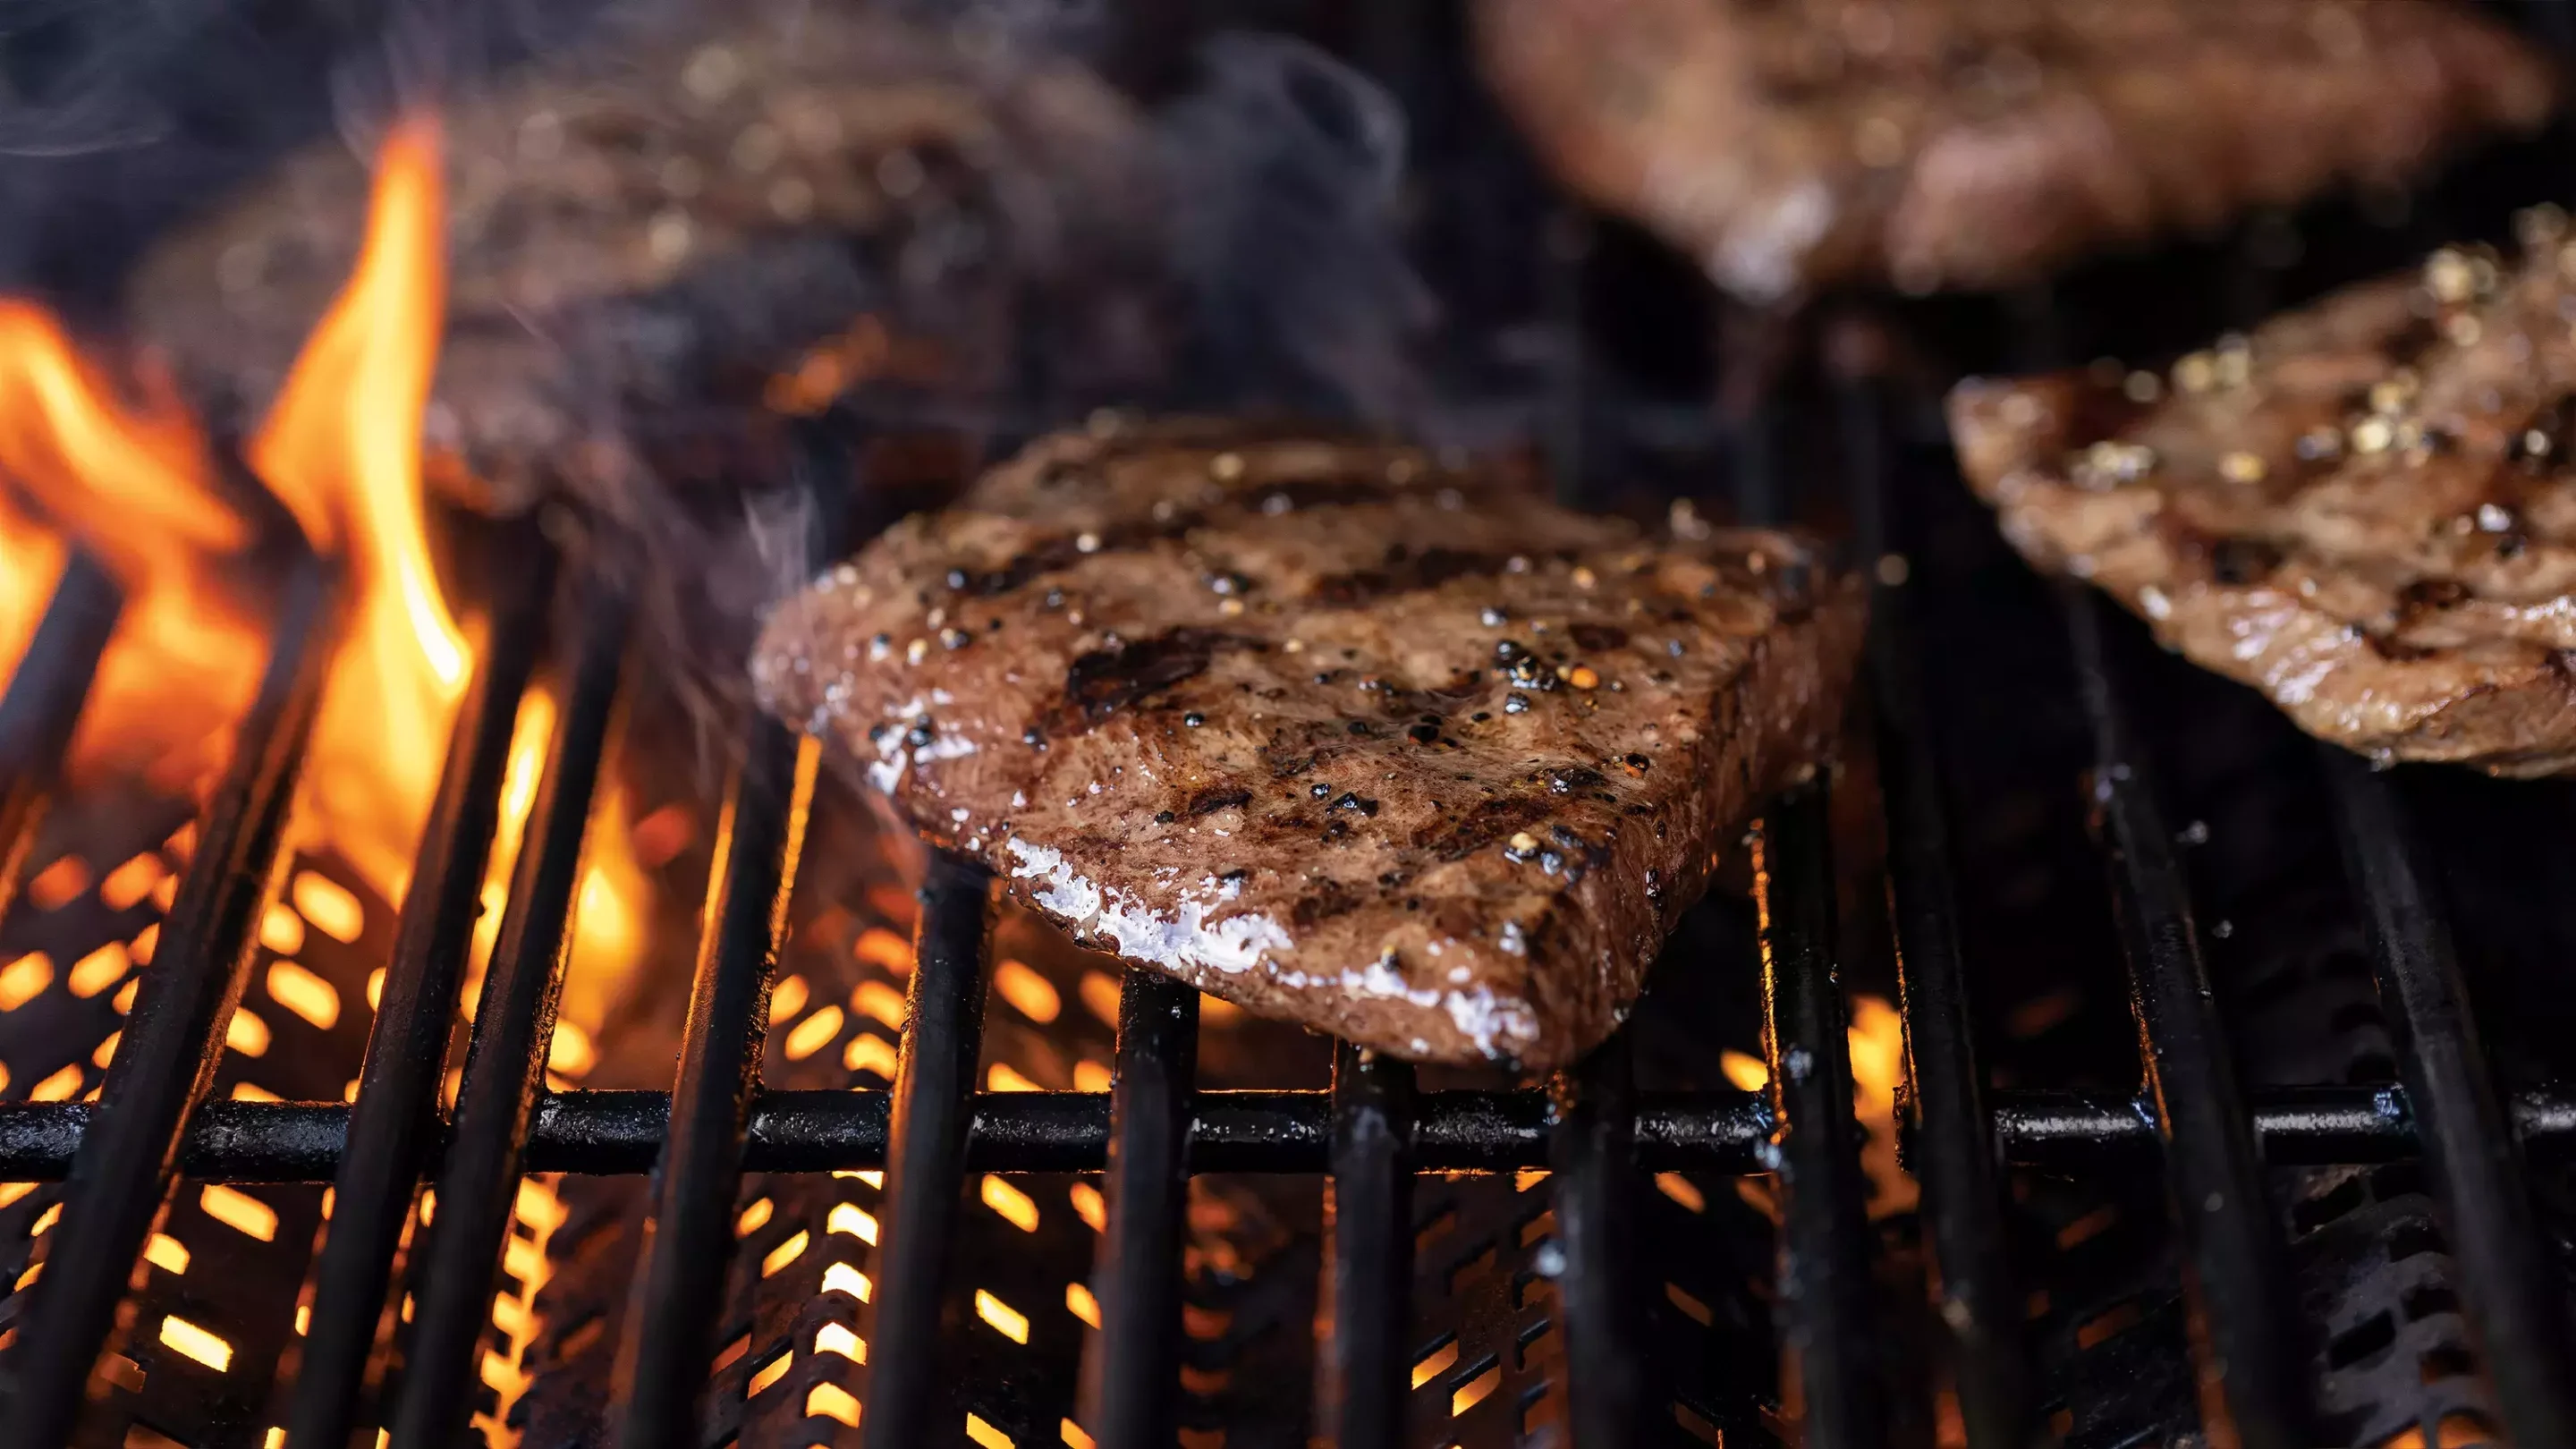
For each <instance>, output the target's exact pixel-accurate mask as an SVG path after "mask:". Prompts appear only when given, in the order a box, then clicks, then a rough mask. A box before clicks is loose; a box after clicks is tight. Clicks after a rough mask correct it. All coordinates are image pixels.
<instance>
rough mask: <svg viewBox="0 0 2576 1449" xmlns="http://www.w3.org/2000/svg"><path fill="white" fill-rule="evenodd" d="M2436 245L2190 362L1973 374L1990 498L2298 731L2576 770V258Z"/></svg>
mask: <svg viewBox="0 0 2576 1449" xmlns="http://www.w3.org/2000/svg"><path fill="white" fill-rule="evenodd" d="M2521 230H2522V234H2523V252H2522V255H2521V258H2520V260H2518V261H2515V260H2508V259H2505V258H2502V257H2498V256H2496V255H2494V254H2493V253H2490V252H2487V251H2485V250H2481V249H2446V250H2444V251H2440V252H2437V253H2435V254H2434V255H2433V257H2432V259H2431V260H2430V261H2429V262H2427V263H2426V264H2425V266H2424V269H2423V271H2422V272H2421V274H2420V275H2415V276H2406V277H2397V278H2391V279H2388V280H2385V281H2379V282H2373V283H2369V284H2366V285H2363V286H2358V287H2353V288H2350V289H2348V290H2346V291H2343V292H2340V293H2337V294H2335V295H2333V296H2330V297H2328V298H2327V299H2325V300H2324V301H2322V302H2320V303H2318V304H2316V305H2315V306H2313V307H2310V308H2308V309H2306V310H2303V311H2298V312H2292V313H2289V314H2286V315H2284V316H2281V317H2278V318H2275V319H2274V320H2272V321H2271V322H2268V323H2266V324H2265V325H2264V326H2263V327H2261V328H2260V329H2258V330H2257V331H2255V332H2254V333H2253V334H2252V335H2251V336H2250V337H2231V338H2228V339H2225V340H2223V341H2222V342H2221V343H2220V344H2219V345H2218V346H2217V348H2215V349H2214V350H2212V351H2207V352H2199V353H2194V354H2192V355H2191V356H2188V357H2185V358H2183V359H2182V361H2181V362H2179V363H2178V364H2176V365H2175V366H2174V367H2173V369H2172V370H2171V373H2170V375H2169V376H2168V375H2160V374H2156V373H2149V372H2129V373H2125V374H2124V373H2123V372H2122V371H2121V370H2120V369H2119V368H2118V367H2116V366H2111V367H2100V368H2094V369H2089V370H2085V371H2078V372H2066V373H2060V374H2056V375H2052V376H2046V377H2037V378H2029V379H2024V380H2021V381H2017V382H2008V383H1978V382H1972V383H1968V384H1965V385H1963V386H1961V387H1960V389H1959V390H1958V391H1957V393H1956V394H1954V395H1953V396H1952V398H1951V401H1950V417H1951V427H1952V431H1953V432H1954V433H1955V435H1956V436H1957V439H1958V444H1959V454H1960V460H1961V463H1962V465H1963V466H1964V468H1965V469H1966V472H1967V475H1968V478H1969V480H1970V481H1971V482H1972V483H1973V484H1975V486H1976V488H1977V490H1978V491H1979V492H1980V493H1982V494H1983V495H1984V496H1985V497H1986V498H1987V499H1988V501H1990V502H1992V503H1993V504H1994V505H1995V507H1996V508H1997V510H1998V511H1999V512H2000V513H2001V515H2002V521H2003V528H2004V533H2005V535H2006V536H2007V537H2009V538H2010V539H2011V540H2012V542H2013V544H2014V545H2015V546H2016V547H2018V548H2019V549H2020V550H2021V551H2022V552H2023V553H2024V554H2025V555H2027V556H2028V557H2029V558H2030V559H2031V560H2032V561H2033V562H2034V563H2036V564H2038V565H2040V566H2041V567H2043V568H2047V569H2051V570H2054V571H2058V572H2062V573H2068V574H2073V575H2075V576H2076V577H2078V578H2084V579H2090V580H2091V581H2093V582H2094V583H2095V584H2097V585H2099V586H2100V587H2102V588H2103V589H2106V590H2108V591H2109V592H2110V593H2111V594H2112V595H2113V596H2115V597H2117V598H2118V599H2119V600H2120V601H2121V602H2122V603H2124V604H2126V605H2128V606H2129V607H2130V608H2131V609H2132V610H2134V611H2136V612H2137V613H2139V614H2141V615H2143V616H2145V618H2146V619H2147V620H2148V621H2149V623H2150V624H2151V625H2152V626H2153V627H2154V629H2155V632H2156V635H2157V637H2158V638H2160V639H2162V640H2163V641H2164V642H2165V643H2166V644H2167V645H2168V646H2170V647H2172V648H2175V649H2178V650H2180V651H2181V652H2182V653H2183V654H2185V655H2187V656H2189V657H2190V658H2191V659H2192V660H2194V661H2195V662H2197V663H2199V664H2201V665H2203V666H2204V667H2206V668H2209V669H2214V670H2216V671H2218V672H2219V673H2221V674H2225V675H2227V676H2229V677H2230V678H2233V679H2237V680H2241V681H2243V682H2244V683H2247V684H2250V685H2253V686H2254V687H2255V688H2257V689H2260V690H2262V691H2263V692H2264V693H2266V694H2268V695H2270V696H2271V698H2272V699H2273V701H2274V702H2276V703H2277V704H2279V705H2280V706H2281V708H2282V709H2284V710H2286V711H2288V713H2289V714H2290V717H2291V718H2292V719H2294V720H2296V721H2298V723H2299V725H2300V727H2301V728H2303V729H2306V730H2307V731H2308V732H2309V733H2311V734H2315V735H2320V736H2323V737H2324V738H2326V739H2330V740H2333V741H2335V742H2337V743H2339V744H2342V745H2345V746H2348V747H2350V748H2352V749H2354V750H2358V751H2362V752H2365V753H2367V754H2370V755H2372V756H2374V757H2376V758H2379V759H2382V760H2444V761H2451V762H2455V763H2459V764H2466V765H2473V766H2476V767H2478V768H2481V769H2484V770H2487V771H2490V772H2492V773H2495V774H2499V775H2554V774H2566V773H2570V772H2571V771H2576V673H2571V670H2570V667H2569V666H2570V658H2571V656H2570V651H2571V650H2576V340H2571V337H2570V332H2569V326H2570V323H2571V321H2576V244H2571V243H2570V241H2569V238H2568V235H2567V219H2566V217H2565V216H2564V215H2563V214H2562V213H2560V212H2558V211H2556V210H2554V209H2546V210H2542V211H2537V212H2532V213H2527V214H2526V215H2525V216H2524V217H2523V218H2522V226H2521Z"/></svg>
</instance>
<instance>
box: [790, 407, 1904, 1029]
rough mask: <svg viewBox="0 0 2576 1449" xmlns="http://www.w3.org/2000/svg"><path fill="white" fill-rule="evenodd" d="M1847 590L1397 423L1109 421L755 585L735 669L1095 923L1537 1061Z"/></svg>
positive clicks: (1796, 563)
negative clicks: (754, 631)
mask: <svg viewBox="0 0 2576 1449" xmlns="http://www.w3.org/2000/svg"><path fill="white" fill-rule="evenodd" d="M1862 608H1863V605H1862V593H1861V590H1860V586H1859V584H1858V583H1857V582H1856V581H1855V580H1854V579H1853V578H1852V577H1851V576H1849V575H1847V574H1843V573H1838V572H1834V571H1831V570H1829V569H1827V568H1826V567H1825V566H1824V565H1823V564H1822V562H1820V561H1819V560H1818V558H1817V557H1816V555H1815V553H1814V551H1813V550H1812V549H1811V548H1810V547H1809V546H1808V545H1806V544H1805V543H1802V542H1800V541H1798V540H1796V539H1794V538H1791V537H1788V536H1786V535H1783V534H1779V533H1771V532H1756V531H1726V530H1714V529H1711V528H1710V527H1708V526H1707V525H1706V524H1705V523H1703V522H1701V521H1700V520H1699V518H1698V516H1697V515H1696V514H1694V513H1691V512H1689V511H1688V510H1686V509H1684V510H1681V511H1679V512H1677V513H1676V515H1675V518H1674V520H1673V523H1672V524H1671V525H1670V526H1668V527H1667V528H1665V529H1664V530H1662V531H1660V532H1653V533H1650V532H1649V531H1647V530H1644V529H1641V528H1639V527H1637V526H1634V525H1632V524H1630V523H1628V522H1625V521H1622V520H1616V519H1607V518H1597V517H1589V516H1584V515H1580V514H1575V513H1570V512H1567V511H1564V510H1562V509H1559V508H1556V507H1554V506H1552V505H1549V504H1547V503H1545V502H1543V501H1540V500H1539V499H1538V498H1536V497H1535V496H1533V495H1531V494H1530V493H1528V492H1527V491H1525V490H1522V489H1519V488H1516V487H1515V486H1514V485H1513V484H1512V482H1511V481H1510V480H1509V479H1507V478H1506V477H1505V476H1503V475H1501V474H1499V473H1496V472H1491V471H1469V470H1463V469H1459V468H1453V467H1450V466H1447V465H1444V464H1442V463H1440V462H1437V461H1435V460H1434V459H1433V458H1432V457H1430V456H1428V455H1426V454H1424V453H1422V452H1420V451H1418V450H1415V449H1412V448H1407V447H1399V446H1392V445H1382V444H1377V443H1369V442H1357V441H1336V440H1329V439H1324V438H1318V437H1312V436H1305V435H1300V434H1296V433H1287V432H1267V433H1264V432H1257V431H1252V430H1247V429H1244V428H1241V427H1238V426H1234V425H1227V424H1217V423H1206V422H1175V423H1163V424H1153V425H1136V424H1124V425H1120V424H1104V425H1103V426H1101V427H1099V428H1096V429H1094V430H1092V431H1090V432H1087V433H1075V434H1064V435H1058V436H1055V437H1050V438H1046V439H1043V440H1041V441H1039V442H1038V443H1036V444H1034V445H1033V446H1031V447H1030V448H1029V449H1028V450H1027V451H1026V452H1025V453H1023V454H1022V455H1021V456H1019V457H1018V458H1016V459H1015V460H1013V461H1011V462H1009V463H1007V464H1005V465H1004V466H1002V467H1000V468H998V469H996V470H995V471H994V472H992V473H990V474H988V475H987V476H986V477H985V478H983V479H982V480H981V481H979V482H978V483H977V484H976V485H974V487H973V488H972V489H971V490H970V491H969V492H968V494H967V495H966V496H965V497H964V498H963V499H962V500H961V502H960V503H959V504H958V506H956V507H955V508H952V509H950V510H949V511H946V512H942V513H936V514H928V515H916V516H914V517H912V518H909V519H907V520H905V521H904V522H902V523H901V524H898V525H897V526H896V527H895V528H894V529H892V530H891V531H890V532H888V533H887V534H886V535H884V536H883V537H882V538H880V539H879V540H877V541H876V542H875V543H873V544H871V545H870V546H869V547H868V548H867V549H866V550H865V551H864V552H862V553H861V554H860V555H859V556H858V557H857V558H856V559H854V560H852V561H850V562H848V563H844V564H842V565H840V566H839V567H837V568H835V569H834V570H832V571H831V572H830V573H829V574H827V575H825V576H824V577H823V578H821V579H820V580H818V581H816V582H815V583H814V584H813V585H812V586H811V587H810V588H809V589H807V590H806V591H805V592H803V593H801V594H799V595H796V596H794V597H792V598H790V599H788V600H787V601H786V602H785V603H784V604H783V605H782V606H780V607H779V608H778V610H777V611H776V612H775V613H774V614H773V615H772V617H771V618H770V620H769V622H768V624H767V627H766V629H765V631H764V633H763V635H762V639H761V643H760V646H759V648H758V650H757V652H756V655H755V658H754V660H753V663H752V675H753V680H754V685H755V687H756V689H757V690H758V692H759V693H760V695H761V697H762V699H763V700H764V701H765V702H766V703H767V704H768V706H769V707H770V708H771V709H772V710H774V711H776V712H777V713H778V714H779V715H781V716H782V717H783V718H785V719H788V720H790V721H792V722H794V723H795V724H797V725H799V726H800V727H802V728H804V729H806V730H808V731H810V732H812V733H814V734H817V735H821V736H824V737H826V738H828V739H831V740H833V741H835V742H837V743H838V744H840V745H841V746H843V747H844V748H845V749H846V750H847V751H848V752H849V753H850V754H851V755H853V756H855V757H856V760H857V761H858V762H859V763H860V764H861V765H862V766H863V768H864V770H865V772H866V775H867V778H868V780H869V782H870V783H871V784H873V785H874V786H875V787H876V788H877V789H878V790H881V791H883V792H884V793H885V794H886V795H887V796H888V797H890V799H891V800H892V802H893V804H894V806H895V807H896V808H897V809H898V810H899V811H900V812H901V813H902V814H903V815H904V816H905V817H906V818H908V819H909V821H910V822H911V824H912V825H913V826H914V827H915V828H916V829H918V830H919V831H920V832H921V833H922V834H923V835H924V836H926V837H927V838H928V839H929V840H930V841H931V842H932V843H934V844H935V845H937V846H939V847H941V848H944V849H948V850H952V851H959V852H963V853H966V854H969V855H973V856H978V857H981V858H982V859H984V860H985V861H987V862H989V863H990V864H991V865H992V867H993V868H994V870H995V871H996V872H997V873H998V874H999V875H1000V876H1001V877H1002V878H1003V880H1004V881H1005V883H1006V884H1007V886H1008V888H1009V890H1010V891H1011V892H1012V893H1013V895H1015V896H1016V897H1018V898H1020V899H1021V900H1023V901H1025V902H1026V903H1028V904H1029V905H1031V906H1033V907H1035V908H1036V909H1037V910H1039V911H1040V912H1042V913H1044V914H1046V915H1047V916H1049V917H1052V918H1053V919H1054V920H1056V921H1058V922H1061V923H1062V924H1064V925H1065V926H1067V927H1068V928H1070V929H1071V930H1072V931H1073V932H1074V934H1075V936H1076V937H1077V939H1080V940H1082V941H1083V942H1085V943H1086V944H1089V945H1092V946H1095V947H1098V948H1099V949H1102V950H1108V951H1114V952H1116V953H1118V954H1119V955H1121V956H1123V957H1125V958H1127V959H1129V960H1131V961H1136V962H1140V963H1143V964H1146V965H1150V966H1154V967H1158V968H1160V969H1162V970H1164V971H1167V972H1169V973H1171V974H1172V975H1174V976H1177V977H1179V978H1181V979H1182V980H1184V981H1187V982H1189V983H1190V984H1192V985H1194V986H1197V987H1199V988H1201V989H1203V990H1206V991H1209V992H1212V993H1214V994H1216V995H1218V996H1221V997H1224V998H1226V999H1228V1000H1231V1001H1234V1002H1237V1003H1239V1004H1241V1005H1243V1006H1245V1007H1247V1008H1250V1009H1251V1010H1254V1011H1257V1012H1261V1013H1265V1014H1268V1015H1273V1016H1281V1017H1287V1018H1291V1019H1294V1020H1297V1021H1300V1022H1304V1023H1306V1024H1308V1025H1312V1026H1315V1027H1319V1028H1322V1029H1324V1030H1327V1031H1331V1032H1334V1033H1337V1034H1339V1035H1342V1036H1345V1037H1348V1038H1350V1039H1351V1040H1354V1041H1357V1042H1359V1043H1361V1044H1363V1045H1366V1046H1371V1047H1375V1048H1378V1049H1381V1050H1386V1051H1391V1052H1394V1053H1397V1054H1399V1055H1401V1056H1404V1057H1408V1058H1415V1059H1425V1060H1436V1061H1473V1060H1503V1061H1511V1062H1517V1063H1519V1064H1520V1065H1522V1066H1525V1067H1531V1068H1542V1067H1550V1066H1554V1065H1557V1064H1560V1063H1563V1062H1566V1061H1569V1060H1571V1059H1572V1058H1574V1057H1575V1056H1577V1055H1579V1054H1580V1053H1581V1052H1583V1051H1584V1050H1585V1049H1586V1048H1588V1047H1590V1046H1592V1045H1593V1044H1594V1043H1596V1042H1598V1041H1599V1040H1600V1039H1601V1038H1602V1037H1604V1036H1606V1035H1607V1034H1608V1033H1609V1032H1610V1030H1611V1029H1612V1027H1613V1026H1615V1025H1616V1024H1617V1023H1618V1022H1619V1021H1620V1020H1621V1019H1623V1018H1624V1016H1625V1015H1626V1012H1627V1009H1628V1007H1629V1004H1630V1003H1631V1002H1632V1001H1633V1000H1634V999H1635V997H1636V994H1637V991H1638V989H1639V985H1640V981H1641V978H1642V977H1643V976H1644V974H1645V970H1646V967H1647V965H1648V964H1649V963H1650V962H1651V961H1652V960H1653V959H1654V956H1655V954H1656V951H1657V949H1658V948H1659V947H1660V946H1661V944H1662V942H1663V940H1664V938H1665V936H1666V935H1667V934H1668V933H1669V932H1670V931H1671V930H1672V928H1673V926H1674V923H1675V922H1676V920H1677V919H1678V918H1679V915H1680V913H1681V911H1682V910H1683V909H1684V908H1685V907H1687V906H1689V905H1690V904H1691V903H1692V901H1694V900H1695V899H1696V898H1697V897H1698V896H1699V894H1700V893H1701V890H1702V889H1703V887H1704V886H1705V884H1706V881H1707V876H1708V871H1709V868H1710V863H1711V857H1712V854H1713V853H1714V852H1715V851H1716V850H1718V849H1719V848H1720V846H1721V843H1722V842H1723V840H1724V839H1725V836H1724V834H1723V832H1724V831H1725V830H1726V829H1727V828H1728V827H1730V826H1733V825H1735V824H1737V823H1739V822H1740V821H1742V820H1743V819H1744V818H1745V817H1746V816H1747V815H1748V814H1750V813H1751V812H1752V811H1753V809H1754V808H1755V807H1757V806H1758V805H1759V804H1760V803H1761V802H1762V801H1763V800H1764V799H1765V798H1766V797H1767V796H1768V795H1769V794H1770V793H1771V792H1772V791H1774V790H1776V789H1778V788H1780V787H1782V786H1783V785H1784V784H1786V783H1788V782H1790V781H1792V780H1794V779H1797V778H1800V777H1801V776H1802V775H1803V774H1804V773H1806V772H1808V771H1810V770H1812V769H1813V767H1814V766H1815V764H1816V763H1817V761H1818V760H1819V758H1820V757H1821V755H1822V754H1823V752H1824V750H1825V748H1826V745H1827V742H1828V741H1829V739H1830V738H1831V737H1832V736H1833V734H1834V732H1835V727H1836V723H1837V716H1838V709H1839V705H1840V702H1841V697H1842V692H1843V687H1844V684H1845V682H1846V679H1847V677H1848V675H1849V673H1850V670H1851V667H1852V662H1853V657H1854V654H1855V652H1856V651H1857V649H1858V646H1859V641H1860V634H1861V621H1862Z"/></svg>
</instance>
